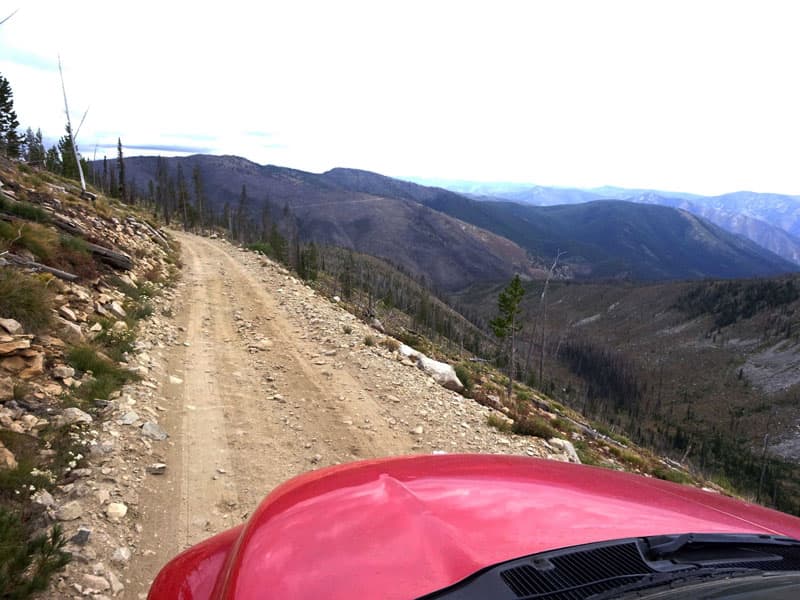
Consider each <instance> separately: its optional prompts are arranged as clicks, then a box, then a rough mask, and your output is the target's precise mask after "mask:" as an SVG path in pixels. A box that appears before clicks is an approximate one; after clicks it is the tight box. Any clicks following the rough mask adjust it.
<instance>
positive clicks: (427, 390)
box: [124, 233, 552, 599]
mask: <svg viewBox="0 0 800 600" xmlns="http://www.w3.org/2000/svg"><path fill="white" fill-rule="evenodd" d="M174 235H175V236H176V237H177V239H178V240H179V241H180V243H181V246H182V261H183V265H184V267H183V274H182V277H181V281H180V283H179V284H178V289H177V292H176V298H175V301H174V303H173V306H172V307H171V315H170V316H168V318H167V319H166V320H165V321H164V322H163V323H162V326H163V327H164V328H171V331H174V332H175V333H176V335H174V336H172V335H170V336H169V337H170V341H168V342H167V343H165V344H164V343H158V344H157V345H156V346H158V347H157V348H156V347H154V348H153V350H152V354H154V361H153V363H154V364H155V365H157V366H158V367H159V368H158V369H154V371H158V372H159V373H160V375H159V377H160V382H159V385H158V393H157V394H156V397H157V398H159V402H160V404H158V405H157V406H156V408H157V409H158V411H159V414H158V417H159V423H160V425H161V426H162V427H163V428H164V429H165V430H166V431H167V432H169V435H170V437H169V439H168V440H166V441H164V442H155V443H154V444H153V447H152V450H150V451H149V452H150V454H148V455H147V456H146V457H144V458H146V459H147V460H149V461H151V462H152V460H153V459H157V460H160V461H163V462H164V463H166V464H167V470H166V472H165V474H164V475H158V476H146V477H144V478H142V483H141V486H140V489H139V491H138V506H137V513H136V526H137V529H138V531H139V532H140V534H141V535H140V539H139V541H138V543H137V548H136V552H135V553H134V557H133V558H132V559H131V561H130V563H129V565H128V569H127V570H126V573H125V590H124V597H125V598H135V599H139V598H144V597H145V595H146V591H147V589H148V588H149V585H150V582H151V581H152V578H153V577H154V576H155V574H156V573H157V572H158V570H159V569H160V568H161V567H162V566H163V565H164V564H165V563H166V562H167V561H168V560H169V559H170V558H172V557H173V556H175V554H177V553H178V552H180V551H182V550H184V549H185V548H187V547H188V546H190V545H192V544H194V543H196V542H198V541H199V540H202V539H205V538H207V537H209V536H211V535H213V534H215V533H217V532H220V531H222V530H224V529H227V528H229V527H232V526H234V525H237V524H239V523H241V522H242V521H244V520H245V519H246V518H247V516H248V515H249V514H250V513H251V512H252V510H253V509H254V508H255V507H256V506H257V505H258V503H259V502H260V501H261V500H262V499H263V497H264V496H265V495H266V494H267V493H269V492H270V491H271V490H272V489H273V488H274V487H275V486H276V485H277V484H279V483H281V482H283V481H285V480H287V479H289V478H290V477H292V476H294V475H297V474H299V473H302V472H304V471H308V470H311V469H316V468H320V467H323V466H326V465H331V464H336V463H341V462H349V461H353V460H358V459H364V458H374V457H379V456H389V455H398V454H409V453H420V452H433V451H447V452H494V453H497V452H502V453H517V454H526V455H529V456H547V455H548V454H551V453H552V452H551V451H552V449H550V448H547V447H546V446H545V445H543V442H542V441H541V440H538V439H536V438H522V437H518V436H512V435H507V434H503V433H500V432H498V431H496V430H495V429H492V428H491V427H489V426H488V425H487V423H486V416H487V414H488V410H489V409H487V408H485V407H483V406H480V405H478V404H476V403H474V402H472V401H469V400H466V399H464V398H463V397H461V396H460V395H458V394H454V393H453V392H450V391H448V390H445V389H443V388H441V387H439V386H437V385H435V384H434V382H433V380H432V379H430V378H429V377H428V376H426V375H425V374H423V373H422V372H421V371H420V370H419V369H417V368H415V367H414V366H413V365H410V364H408V362H407V361H406V362H405V363H404V362H402V361H401V360H400V359H401V358H402V357H400V356H399V355H397V353H393V352H391V351H389V350H388V349H386V348H384V347H381V346H380V345H372V344H366V343H365V337H366V335H367V334H369V335H375V336H376V337H378V338H380V337H381V336H380V335H378V334H376V332H374V331H372V330H370V329H369V328H367V326H366V325H364V324H362V323H361V322H359V321H358V320H357V319H356V318H355V317H353V316H352V315H351V314H349V313H347V312H346V311H344V310H343V309H342V308H341V307H339V306H338V305H336V304H335V303H333V302H331V301H330V300H328V299H325V298H321V297H320V296H319V295H318V294H317V293H316V292H314V291H313V290H311V289H310V288H308V287H306V286H305V285H303V284H302V283H301V282H299V281H297V280H295V279H294V278H293V277H291V276H290V275H289V274H288V273H287V272H286V271H285V270H283V269H282V268H281V267H279V266H277V265H275V264H274V263H272V262H271V261H268V260H266V259H263V258H260V257H258V256H257V255H255V254H252V253H248V252H243V251H241V250H239V249H236V248H234V247H233V246H231V245H230V244H228V243H227V242H224V241H221V240H211V239H206V238H201V237H197V236H193V235H187V234H181V233H175V234H174Z"/></svg>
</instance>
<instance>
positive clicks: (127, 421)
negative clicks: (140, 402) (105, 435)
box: [117, 410, 139, 425]
mask: <svg viewBox="0 0 800 600" xmlns="http://www.w3.org/2000/svg"><path fill="white" fill-rule="evenodd" d="M138 420H139V415H138V414H137V413H136V412H135V411H133V410H131V411H128V412H126V413H125V414H124V415H122V416H121V417H120V418H119V419H117V423H119V424H120V425H133V424H134V423H136V421H138Z"/></svg>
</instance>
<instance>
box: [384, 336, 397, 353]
mask: <svg viewBox="0 0 800 600" xmlns="http://www.w3.org/2000/svg"><path fill="white" fill-rule="evenodd" d="M381 346H383V347H384V348H386V349H387V350H388V351H389V352H397V351H398V350H399V349H400V342H398V341H397V340H396V339H394V338H388V337H387V338H386V339H384V340H382V341H381Z"/></svg>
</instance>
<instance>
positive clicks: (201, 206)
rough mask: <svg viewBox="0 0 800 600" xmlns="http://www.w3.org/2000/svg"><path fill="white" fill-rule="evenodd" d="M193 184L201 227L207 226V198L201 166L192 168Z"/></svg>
mask: <svg viewBox="0 0 800 600" xmlns="http://www.w3.org/2000/svg"><path fill="white" fill-rule="evenodd" d="M192 184H193V186H194V207H195V210H196V211H197V215H198V218H199V221H200V229H201V230H202V229H203V227H204V226H205V216H204V211H205V199H204V192H203V179H202V177H201V175H200V167H198V166H197V165H195V166H194V168H192Z"/></svg>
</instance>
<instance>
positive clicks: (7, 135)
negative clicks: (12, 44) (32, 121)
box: [0, 75, 22, 158]
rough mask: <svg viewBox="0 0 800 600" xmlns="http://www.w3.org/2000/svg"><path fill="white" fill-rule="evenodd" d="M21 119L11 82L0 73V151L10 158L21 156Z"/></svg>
mask: <svg viewBox="0 0 800 600" xmlns="http://www.w3.org/2000/svg"><path fill="white" fill-rule="evenodd" d="M17 127H19V121H18V120H17V113H16V112H15V111H14V93H13V92H12V91H11V84H10V83H8V80H7V79H6V78H5V77H3V76H2V75H0V151H2V153H3V154H4V155H5V156H8V157H9V158H19V155H20V150H21V146H22V140H21V138H20V135H19V132H18V131H17Z"/></svg>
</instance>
